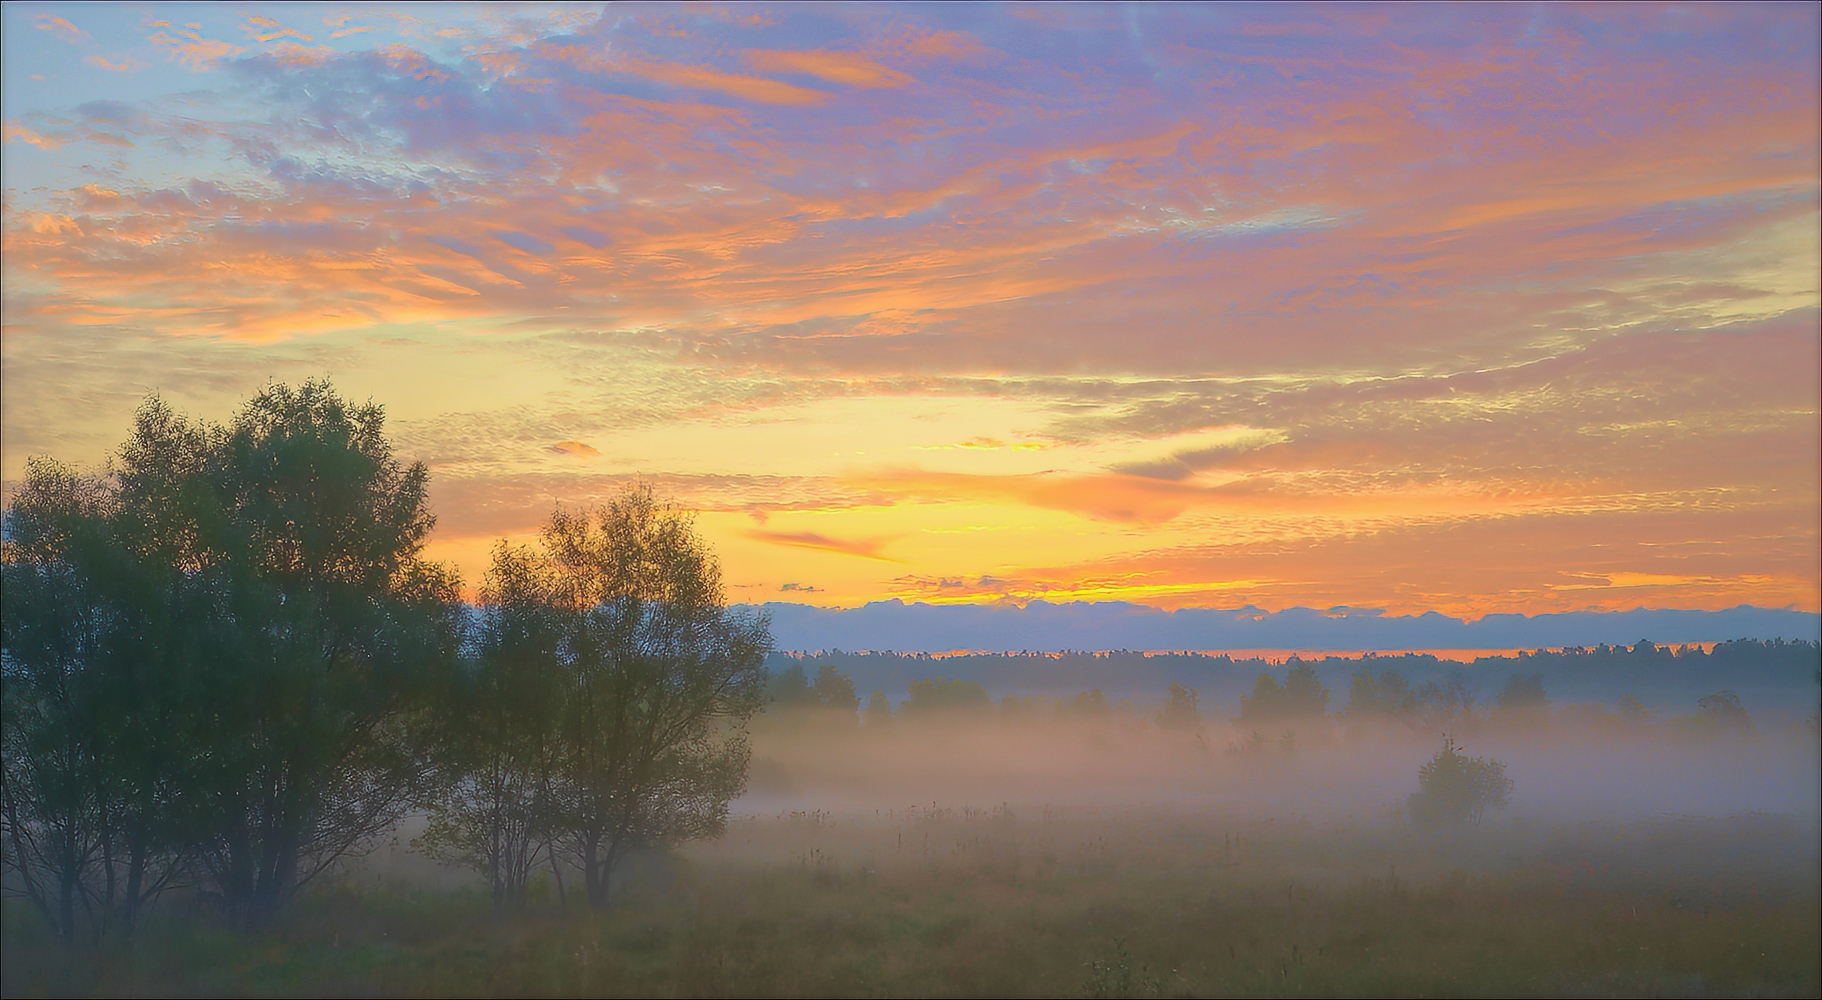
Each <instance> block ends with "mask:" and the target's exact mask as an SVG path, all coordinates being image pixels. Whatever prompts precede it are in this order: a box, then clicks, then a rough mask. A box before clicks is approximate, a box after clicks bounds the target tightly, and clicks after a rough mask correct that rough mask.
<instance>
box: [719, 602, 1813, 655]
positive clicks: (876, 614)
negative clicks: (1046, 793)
mask: <svg viewBox="0 0 1822 1000" xmlns="http://www.w3.org/2000/svg"><path fill="white" fill-rule="evenodd" d="M743 607H745V608H747V609H749V610H757V611H763V612H765V613H766V614H767V615H769V616H770V617H771V619H772V637H773V640H774V642H775V644H776V646H777V648H778V649H780V650H784V651H790V652H814V651H817V650H830V649H842V650H847V651H849V652H857V651H861V650H873V651H887V650H890V651H894V652H900V653H912V652H924V653H942V652H951V651H955V650H968V651H973V652H1061V651H1065V650H1112V649H1127V650H1203V651H1212V652H1218V651H1222V650H1242V649H1274V650H1304V651H1311V652H1391V651H1397V650H1412V649H1544V648H1558V647H1563V646H1597V645H1602V644H1606V645H1630V644H1632V643H1635V642H1638V641H1639V640H1641V639H1646V640H1649V641H1651V642H1655V643H1658V644H1660V645H1665V644H1677V643H1696V642H1725V641H1727V640H1729V639H1743V638H1752V639H1765V640H1770V639H1784V640H1787V641H1789V640H1805V641H1816V640H1818V639H1822V615H1818V614H1816V613H1814V612H1807V611H1794V610H1789V609H1780V608H1759V607H1753V606H1751V605H1741V606H1739V607H1734V608H1727V609H1725V610H1720V611H1699V610H1671V609H1652V608H1636V609H1633V610H1630V611H1572V612H1566V613H1560V614H1540V615H1523V614H1490V615H1485V616H1483V617H1481V618H1479V619H1475V620H1466V619H1462V618H1453V617H1450V616H1448V615H1443V614H1438V613H1436V612H1430V613H1427V614H1422V615H1386V614H1384V613H1383V612H1381V611H1378V610H1375V609H1358V608H1333V609H1329V610H1326V611H1323V610H1317V609H1314V608H1286V609H1284V610H1282V611H1264V610H1262V609H1259V608H1254V607H1246V608H1237V609H1227V610H1221V609H1214V608H1178V609H1176V610H1174V611H1166V610H1163V609H1160V608H1153V607H1148V606H1145V605H1140V604H1130V603H1126V602H1118V601H1111V602H1095V603H1090V602H1074V603H1069V604H1052V603H1049V602H1045V601H1033V602H1031V603H1030V604H1027V605H1025V606H1023V607H1019V606H1016V605H1005V606H982V605H932V604H921V603H917V604H906V603H905V602H903V601H899V600H891V601H876V602H873V603H871V604H868V605H866V606H864V607H859V608H847V609H841V608H819V607H815V606H813V605H807V604H791V603H784V602H770V603H766V604H762V605H745V606H743Z"/></svg>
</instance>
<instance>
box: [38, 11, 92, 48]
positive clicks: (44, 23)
mask: <svg viewBox="0 0 1822 1000" xmlns="http://www.w3.org/2000/svg"><path fill="white" fill-rule="evenodd" d="M32 23H33V25H34V26H35V27H36V28H37V29H38V30H39V31H48V32H50V33H51V34H53V35H56V36H57V37H58V38H61V39H63V40H64V41H66V42H69V43H70V44H71V45H80V44H82V43H83V42H86V41H88V40H89V33H88V32H86V31H83V30H82V29H81V28H78V27H76V26H75V25H73V24H71V23H70V22H68V21H66V20H64V19H63V18H61V17H56V16H54V15H51V14H34V15H33V16H32Z"/></svg>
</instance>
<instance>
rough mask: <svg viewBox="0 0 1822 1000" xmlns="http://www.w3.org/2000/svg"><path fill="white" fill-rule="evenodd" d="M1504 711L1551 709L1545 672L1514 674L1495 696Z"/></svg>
mask: <svg viewBox="0 0 1822 1000" xmlns="http://www.w3.org/2000/svg"><path fill="white" fill-rule="evenodd" d="M1494 700H1495V701H1497V702H1498V703H1499V707H1500V710H1501V711H1503V712H1508V713H1511V712H1523V713H1528V714H1534V713H1538V712H1548V711H1549V710H1550V698H1549V696H1548V695H1546V694H1544V675H1543V674H1513V675H1511V676H1510V677H1507V678H1506V685H1505V687H1502V688H1500V689H1499V694H1497V695H1495V696H1494Z"/></svg>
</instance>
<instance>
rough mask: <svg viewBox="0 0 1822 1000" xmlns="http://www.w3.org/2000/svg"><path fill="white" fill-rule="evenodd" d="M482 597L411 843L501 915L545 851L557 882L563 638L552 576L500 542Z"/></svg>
mask: <svg viewBox="0 0 1822 1000" xmlns="http://www.w3.org/2000/svg"><path fill="white" fill-rule="evenodd" d="M480 598H481V601H480V607H479V608H478V609H477V616H476V621H475V626H476V627H475V629H474V633H475V634H474V646H475V655H474V656H473V657H472V658H471V659H470V660H469V662H468V663H467V664H466V665H465V666H466V667H467V669H465V670H463V671H460V672H459V674H458V676H457V677H456V678H455V679H454V681H453V683H451V684H450V685H449V686H448V689H447V690H446V691H445V692H444V697H443V699H442V704H441V705H440V706H439V707H440V709H441V710H440V711H439V712H438V713H437V718H438V720H439V722H440V727H439V728H440V730H441V731H440V732H439V733H438V739H437V740H436V746H437V754H436V756H437V760H438V764H439V765H440V770H441V771H442V778H443V780H442V781H441V782H440V783H439V787H438V789H437V792H438V794H436V795H435V796H434V797H433V798H432V800H431V803H430V816H429V824H428V826H427V827H426V829H425V831H424V834H423V835H422V836H421V837H419V838H418V840H417V842H416V844H415V846H416V847H417V848H418V849H420V850H422V851H423V852H424V853H425V854H427V855H429V856H430V857H433V858H436V859H438V860H440V861H448V862H454V863H457V864H461V865H464V866H466V867H468V868H471V869H473V870H475V871H477V872H480V873H481V874H482V875H483V876H485V877H486V878H487V880H488V884H489V886H490V887H491V889H492V892H493V902H494V908H495V910H496V911H500V912H504V911H506V910H509V909H514V908H517V907H519V906H522V905H523V904H524V902H525V896H526V890H527V887H528V886H529V883H530V879H531V873H532V870H533V868H534V867H535V866H536V865H537V863H538V855H539V853H540V852H543V853H544V854H545V857H546V859H547V860H549V861H550V864H551V870H552V872H553V874H555V875H556V876H557V879H558V885H559V887H561V885H562V873H561V871H560V870H559V869H558V867H557V864H556V857H555V853H554V851H553V849H552V846H553V845H552V842H551V840H552V837H553V835H554V832H555V831H554V827H553V824H554V821H555V818H556V808H557V801H556V796H555V788H554V785H555V780H556V776H557V773H558V768H559V766H560V763H561V756H560V754H561V750H562V746H561V742H560V740H559V739H558V732H557V711H556V707H557V706H558V705H560V704H561V702H562V697H563V693H564V685H563V680H564V664H563V650H562V648H561V643H562V634H563V632H562V628H561V627H560V622H559V621H558V620H557V616H558V614H559V612H558V611H557V607H558V604H557V602H556V601H555V599H554V595H553V593H552V591H551V586H550V579H549V574H548V573H546V572H544V567H543V566H542V565H541V564H540V563H539V562H538V561H537V559H536V558H535V556H533V555H532V554H531V553H528V552H526V551H525V550H523V549H515V548H513V547H511V546H509V545H507V544H506V543H505V542H501V543H500V544H499V546H498V547H497V548H496V549H495V550H494V559H493V567H492V568H491V569H490V570H489V571H488V574H487V577H486V580H485V582H484V583H483V585H482V587H481V594H480Z"/></svg>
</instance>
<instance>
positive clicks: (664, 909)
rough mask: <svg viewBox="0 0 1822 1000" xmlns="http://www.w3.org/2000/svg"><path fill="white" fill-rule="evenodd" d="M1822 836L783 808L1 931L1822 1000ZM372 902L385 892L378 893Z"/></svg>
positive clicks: (884, 986) (231, 982)
mask: <svg viewBox="0 0 1822 1000" xmlns="http://www.w3.org/2000/svg"><path fill="white" fill-rule="evenodd" d="M1815 838H1816V829H1815V826H1814V823H1813V821H1802V822H1799V821H1796V820H1790V819H1780V818H1776V817H1763V816H1745V817H1738V818H1735V819H1732V820H1725V821H1722V820H1711V821H1701V820H1664V821H1659V822H1656V823H1647V824H1635V825H1630V826H1624V827H1611V826H1600V825H1592V824H1590V825H1583V826H1575V827H1551V828H1536V827H1528V826H1526V825H1524V824H1515V823H1511V822H1506V823H1503V824H1492V825H1490V827H1489V828H1486V829H1483V830H1480V831H1475V832H1472V833H1469V834H1465V835H1459V836H1430V835H1420V834H1417V833H1414V832H1412V831H1408V830H1405V829H1402V828H1400V827H1399V826H1397V825H1396V824H1394V823H1391V822H1389V821H1383V820H1382V821H1375V822H1358V823H1356V822H1342V823H1323V824H1317V823H1313V822H1297V821H1287V820H1258V819H1241V818H1235V817H1229V816H1221V815H1214V814H1187V813H1173V812H1170V811H1166V810H1156V809H1136V808H1135V809H1124V810H1092V809H1086V808H1076V809H1068V810H1059V809H1055V808H1046V807H1043V806H1042V805H1037V806H1032V807H1028V808H1018V809H1007V808H1003V807H1002V808H996V809H981V810H967V809H943V808H938V807H933V806H924V807H921V808H914V809H907V810H891V811H880V812H878V813H868V814H865V815H862V814H858V813H856V814H848V815H831V814H827V813H785V814H780V815H774V816H770V817H762V818H749V819H745V820H743V821H741V822H738V823H736V824H734V827H733V829H731V830H730V832H729V834H728V835H727V836H726V837H724V838H722V839H721V840H719V841H716V842H713V843H708V844H701V845H697V846H695V847H694V848H692V849H690V850H687V851H685V852H681V853H676V854H671V855H666V856H647V857H646V858H644V859H642V860H641V863H640V864H639V865H637V866H636V868H635V870H634V872H633V873H632V876H631V878H630V879H629V883H628V885H626V886H625V887H624V889H623V891H622V892H621V899H622V900H623V902H622V904H621V905H619V906H617V907H616V908H615V909H614V910H613V911H612V912H610V913H608V914H605V915H601V916H596V915H593V914H591V913H589V912H588V911H587V910H586V909H585V908H583V907H582V906H580V905H579V904H578V902H577V901H576V900H575V899H573V898H572V899H571V900H570V903H571V906H570V908H568V909H567V910H566V909H564V908H562V907H561V906H560V905H559V904H558V902H557V899H556V895H555V892H554V889H553V888H552V886H551V885H550V884H549V883H548V882H546V883H543V884H541V885H539V886H538V887H536V888H535V889H534V892H533V901H532V904H531V905H530V906H529V907H528V908H527V909H526V911H525V912H524V913H522V914H520V915H518V916H516V917H513V918H510V919H506V920H496V919H494V918H493V917H492V916H491V915H490V901H489V899H488V898H487V897H486V895H485V894H484V893H482V892H480V891H478V890H472V889H456V890H453V891H452V890H447V889H433V888H417V889H413V888H409V887H404V886H394V887H391V888H386V889H384V890H379V889H375V888H372V887H371V886H372V882H371V880H359V879H350V880H347V881H345V882H343V883H341V884H340V885H338V886H335V887H332V888H328V889H325V890H323V891H319V892H316V893H314V894H312V895H310V896H308V897H306V898H304V899H303V900H302V901H300V903H299V905H298V906H297V907H296V908H295V909H294V910H293V911H292V912H291V913H290V914H289V915H288V916H287V917H286V918H285V919H284V920H283V921H281V922H280V923H279V924H278V925H276V926H274V927H273V928H272V929H270V930H269V931H267V932H264V933H261V934H257V935H246V934H241V933H238V932H229V931H225V930H222V929H220V925H219V923H218V922H217V921H215V920H214V919H213V918H211V917H210V915H209V914H208V913H207V912H206V911H205V910H202V909H199V908H195V907H194V906H193V905H192V904H183V903H182V902H181V901H171V902H170V903H169V904H167V905H166V906H164V907H163V908H162V910H161V911H160V912H158V913H156V914H155V915H154V917H153V918H152V919H150V920H148V921H147V923H146V925H145V927H144V928H143V930H142V933H141V934H140V936H139V937H138V938H137V939H136V940H135V941H133V942H132V943H131V944H130V945H128V944H124V943H121V942H113V941H109V942H103V943H100V944H91V945H84V946H81V947H78V948H74V949H67V950H66V949H62V948H59V947H57V946H56V945H54V943H53V941H52V938H51V935H50V933H49V931H48V929H46V928H44V927H43V926H42V925H41V924H39V923H38V922H37V920H36V918H35V916H34V915H33V914H32V913H30V912H29V911H27V910H25V909H24V908H22V907H19V906H17V905H15V904H13V903H9V904H8V907H7V910H6V912H5V924H4V935H3V938H0V945H3V954H0V958H3V960H4V962H3V965H0V970H3V971H0V979H3V981H0V987H3V989H4V992H5V993H6V994H7V995H9V996H12V995H42V994H144V995H154V994H197V995H215V994H223V995H225V994H242V993H247V994H253V995H260V996H268V995H270V996H277V995H296V994H320V995H355V994H359V995H374V994H379V995H538V996H569V995H643V996H654V995H655V996H670V995H685V996H719V995H798V996H824V995H829V996H834V995H857V996H900V995H930V996H953V995H968V996H983V995H992V996H997V995H1006V996H1027V995H1044V996H1059V995H1062V996H1071V995H1074V996H1145V995H1161V996H1189V995H1234V994H1243V995H1286V996H1291V995H1343V994H1345V995H1359V996H1392V995H1398V996H1412V995H1441V994H1448V995H1546V994H1549V995H1584V996H1621V995H1624V996H1640V995H1669V996H1679V995H1754V996H1786V995H1798V996H1814V995H1816V994H1817V993H1818V991H1819V990H1822V959H1819V954H1822V946H1819V945H1818V941H1819V940H1822V926H1819V916H1818V878H1817V848H1816V839H1815ZM362 886H367V887H366V888H362Z"/></svg>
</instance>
